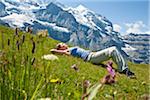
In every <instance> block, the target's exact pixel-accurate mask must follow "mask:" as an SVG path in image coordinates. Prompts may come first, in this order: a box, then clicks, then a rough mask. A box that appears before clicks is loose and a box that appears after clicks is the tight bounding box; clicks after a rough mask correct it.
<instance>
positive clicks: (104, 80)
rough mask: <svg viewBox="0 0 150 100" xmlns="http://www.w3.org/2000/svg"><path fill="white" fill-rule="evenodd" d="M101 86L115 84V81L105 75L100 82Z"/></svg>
mask: <svg viewBox="0 0 150 100" xmlns="http://www.w3.org/2000/svg"><path fill="white" fill-rule="evenodd" d="M101 83H102V84H112V83H115V79H114V78H113V77H112V76H111V75H110V74H108V75H106V76H104V77H103V79H102V80H101Z"/></svg>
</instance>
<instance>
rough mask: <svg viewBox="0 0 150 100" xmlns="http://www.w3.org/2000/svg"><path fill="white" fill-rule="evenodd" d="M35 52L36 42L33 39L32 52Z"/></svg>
mask: <svg viewBox="0 0 150 100" xmlns="http://www.w3.org/2000/svg"><path fill="white" fill-rule="evenodd" d="M34 52H35V42H34V41H32V54H33V53H34Z"/></svg>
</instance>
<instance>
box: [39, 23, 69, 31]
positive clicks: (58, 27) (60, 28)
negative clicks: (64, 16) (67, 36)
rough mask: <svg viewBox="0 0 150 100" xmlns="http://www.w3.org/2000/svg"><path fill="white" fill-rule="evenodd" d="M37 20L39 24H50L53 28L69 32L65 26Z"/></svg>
mask: <svg viewBox="0 0 150 100" xmlns="http://www.w3.org/2000/svg"><path fill="white" fill-rule="evenodd" d="M37 22H39V23H40V24H42V25H45V26H50V27H52V28H53V29H54V30H57V31H61V32H66V33H69V30H68V29H67V28H64V27H60V26H57V25H56V23H49V22H42V21H37Z"/></svg>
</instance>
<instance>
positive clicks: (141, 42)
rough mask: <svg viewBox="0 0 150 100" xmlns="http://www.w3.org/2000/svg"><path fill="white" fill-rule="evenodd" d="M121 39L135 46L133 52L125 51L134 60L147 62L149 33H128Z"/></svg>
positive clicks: (149, 55) (149, 45) (149, 51)
mask: <svg viewBox="0 0 150 100" xmlns="http://www.w3.org/2000/svg"><path fill="white" fill-rule="evenodd" d="M123 41H124V42H125V43H127V44H129V45H130V46H132V47H134V48H136V50H134V52H127V53H128V54H129V55H130V57H132V58H134V59H133V61H134V62H138V63H141V62H143V61H144V62H145V63H147V64H148V63H149V62H150V61H149V57H150V50H149V47H150V44H149V41H150V34H135V33H130V34H128V35H125V36H123Z"/></svg>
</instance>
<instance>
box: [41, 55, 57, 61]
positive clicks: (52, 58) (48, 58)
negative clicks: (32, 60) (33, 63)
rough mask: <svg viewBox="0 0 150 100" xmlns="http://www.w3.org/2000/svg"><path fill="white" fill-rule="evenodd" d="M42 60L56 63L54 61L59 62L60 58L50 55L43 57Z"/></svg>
mask: <svg viewBox="0 0 150 100" xmlns="http://www.w3.org/2000/svg"><path fill="white" fill-rule="evenodd" d="M42 59H45V60H51V61H54V60H58V57H57V56H56V55H53V54H48V55H44V56H42Z"/></svg>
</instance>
